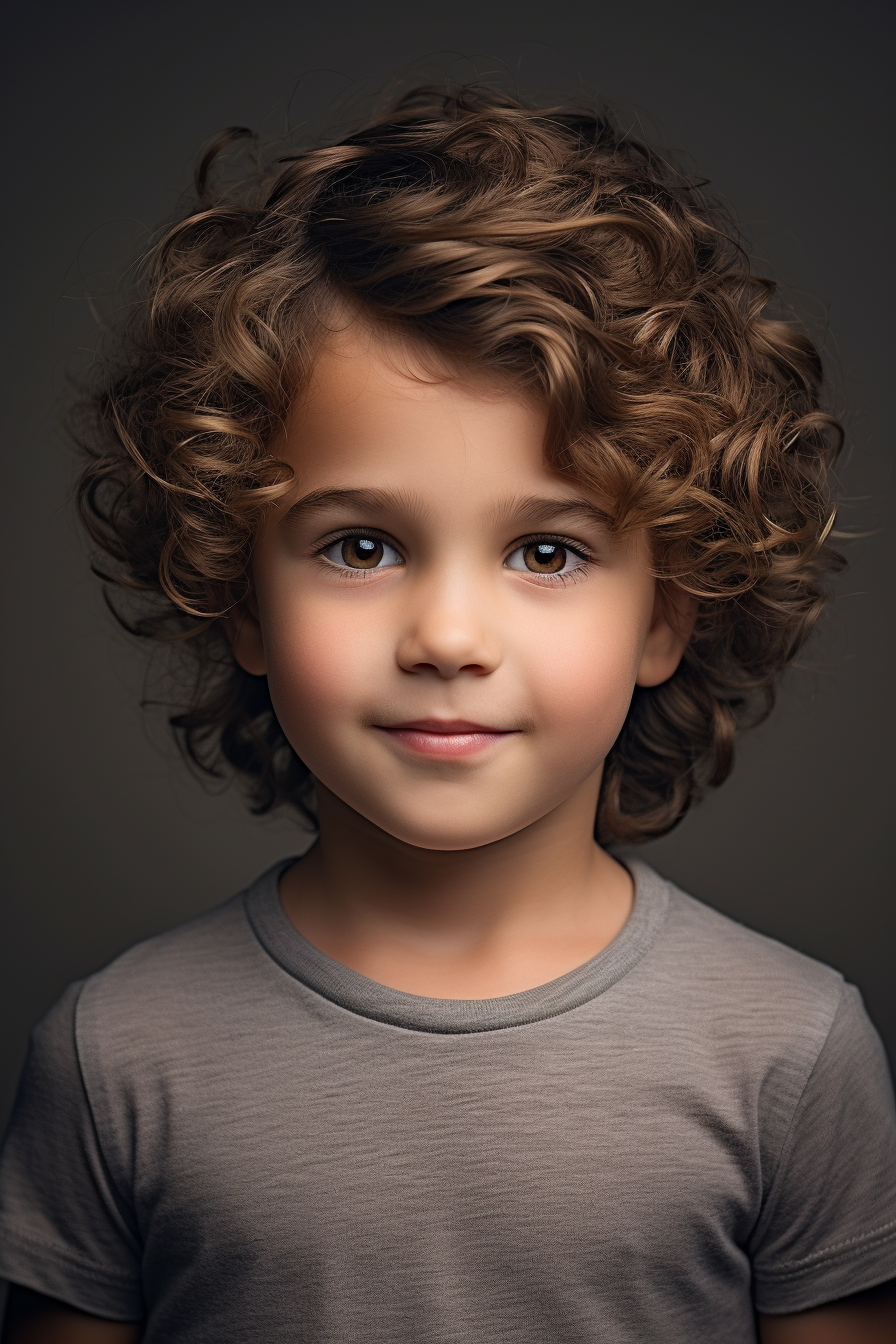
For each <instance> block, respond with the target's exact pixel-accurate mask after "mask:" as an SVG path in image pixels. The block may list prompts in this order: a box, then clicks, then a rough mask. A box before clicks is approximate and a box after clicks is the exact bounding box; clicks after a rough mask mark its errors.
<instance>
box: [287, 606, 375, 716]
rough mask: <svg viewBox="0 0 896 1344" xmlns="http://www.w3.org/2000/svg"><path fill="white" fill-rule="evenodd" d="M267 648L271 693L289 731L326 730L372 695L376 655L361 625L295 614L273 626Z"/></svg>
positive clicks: (313, 612)
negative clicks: (372, 656)
mask: <svg viewBox="0 0 896 1344" xmlns="http://www.w3.org/2000/svg"><path fill="white" fill-rule="evenodd" d="M265 646H266V649H267V652H268V680H269V683H270V686H271V693H272V695H273V698H274V704H275V707H276V709H277V713H278V715H279V716H280V718H281V720H282V721H283V722H284V726H286V727H287V728H289V727H290V725H295V726H296V727H298V726H300V725H301V726H303V727H307V728H308V729H310V730H311V731H312V732H320V730H321V728H323V729H324V730H325V729H326V727H327V723H328V721H332V720H333V719H334V718H336V717H338V714H339V712H340V711H342V712H343V713H344V712H345V710H346V708H350V707H352V706H355V705H357V703H358V701H359V698H361V697H363V694H364V690H365V687H366V688H368V689H369V686H370V682H371V678H372V676H373V672H374V669H373V668H372V667H370V666H369V663H370V661H371V659H370V654H371V650H370V648H369V641H368V640H366V639H365V638H364V631H363V629H361V628H359V623H358V621H357V619H354V620H347V621H344V622H343V621H340V620H338V619H337V620H334V619H333V617H332V613H324V612H320V611H317V610H316V609H315V608H314V607H313V606H310V607H308V608H306V609H304V610H296V609H295V608H293V609H292V610H291V612H290V616H289V619H288V620H287V621H283V620H281V621H276V620H272V621H271V622H270V630H269V631H268V632H267V633H266V639H265Z"/></svg>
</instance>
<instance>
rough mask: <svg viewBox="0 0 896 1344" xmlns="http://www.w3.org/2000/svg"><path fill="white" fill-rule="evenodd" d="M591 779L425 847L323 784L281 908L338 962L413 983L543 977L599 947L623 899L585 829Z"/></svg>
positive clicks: (418, 987) (489, 991)
mask: <svg viewBox="0 0 896 1344" xmlns="http://www.w3.org/2000/svg"><path fill="white" fill-rule="evenodd" d="M599 787H600V779H599V776H598V777H597V778H594V779H592V780H589V781H587V787H583V788H582V789H580V790H578V791H577V793H576V794H575V795H573V796H572V797H571V798H569V799H567V800H566V801H565V802H564V803H563V804H561V805H560V806H559V807H557V808H555V809H554V810H553V811H551V812H550V813H548V814H547V815H546V816H544V817H542V818H540V819H539V820H538V821H536V822H533V823H532V824H531V825H529V826H527V827H525V828H524V829H523V830H521V831H518V832H516V833H515V834H513V835H510V836H507V837H505V838H504V839H501V840H497V841H495V842H493V843H492V844H488V845H482V846H480V847H478V848H476V849H466V850H427V849H420V848H418V847H416V846H414V845H409V844H405V843H404V842H403V841H401V840H397V839H396V838H395V837H394V836H392V835H388V834H387V833H385V832H384V831H382V830H380V829H379V828H378V827H376V826H374V825H372V823H370V822H369V821H367V820H366V818H364V817H362V816H360V815H359V814H358V813H357V812H354V811H353V810H352V809H351V808H349V807H347V806H346V805H345V804H344V803H343V802H342V801H341V800H340V799H339V798H337V797H336V796H335V795H334V794H332V793H330V792H329V790H327V789H326V788H324V787H322V786H319V787H318V803H319V817H320V838H319V840H318V842H317V844H315V845H314V847H313V848H312V850H311V851H310V852H309V853H308V855H307V856H306V857H305V858H304V859H302V860H301V861H300V862H299V863H297V864H296V865H295V866H294V867H293V868H292V869H290V870H289V871H288V872H287V873H286V874H285V876H284V878H283V880H282V884H281V899H282V902H283V906H284V909H285V911H286V913H287V915H288V916H289V918H290V919H291V920H292V922H293V924H295V926H296V927H297V928H298V929H299V931H300V932H301V933H303V934H304V935H305V937H306V938H308V939H309V941H311V942H312V943H314V944H315V946H317V947H319V948H320V949H321V950H322V951H324V952H326V953H327V954H328V955H330V956H332V957H334V958H335V959H336V960H337V961H341V962H343V963H344V964H346V965H348V966H351V967H352V968H353V969H355V970H359V971H361V973H362V974H365V975H368V976H370V978H372V979H376V980H380V981H381V982H382V983H384V984H389V985H392V986H393V987H394V988H398V989H406V990H408V991H409V992H411V993H419V994H426V995H429V996H432V997H448V998H453V997H457V998H468V997H470V998H479V997H493V996H495V995H497V994H506V993H514V992H517V991H518V990H519V989H524V988H531V987H532V986H534V985H536V984H542V983H544V982H545V981H546V980H549V979H553V978H555V976H556V975H560V974H563V973H564V972H565V971H566V970H571V969H573V967H574V966H576V965H579V964H581V962H583V961H586V960H588V959H589V957H592V956H594V955H595V954H596V953H597V952H599V951H600V950H601V948H602V947H603V946H606V944H607V943H608V942H610V941H611V939H612V938H614V937H615V936H616V934H617V933H618V932H619V930H620V929H621V928H622V926H623V924H624V923H625V920H626V919H627V917H628V914H629V912H630V909H631V899H632V891H631V879H630V877H629V875H628V873H627V872H626V870H625V869H624V868H623V867H622V866H621V865H620V864H618V863H617V862H616V861H615V860H614V859H612V858H611V857H610V855H608V854H607V853H606V852H605V851H604V850H602V849H600V848H599V847H598V846H597V845H596V844H595V842H594V840H593V838H592V831H593V819H594V815H595V810H596V805H597V793H598V790H599Z"/></svg>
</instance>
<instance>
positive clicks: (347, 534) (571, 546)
mask: <svg viewBox="0 0 896 1344" xmlns="http://www.w3.org/2000/svg"><path fill="white" fill-rule="evenodd" d="M351 537H371V538H373V539H374V540H376V541H382V542H384V543H385V545H387V546H391V547H392V548H393V549H394V550H396V551H397V552H398V554H399V555H401V551H400V549H399V547H398V546H397V545H396V544H395V542H394V541H393V540H392V539H391V538H390V537H389V535H388V533H386V532H381V531H380V530H379V528H376V527H353V528H348V529H347V530H346V531H343V532H338V533H336V535H335V536H329V537H325V538H324V539H323V541H321V542H319V543H318V545H317V546H316V547H315V549H314V557H315V559H317V560H320V561H321V562H322V563H323V564H325V565H331V566H332V567H333V568H337V569H339V571H340V573H342V574H346V575H350V576H351V578H352V580H355V579H361V580H365V579H371V578H373V577H374V575H375V574H377V573H378V572H380V571H378V570H376V569H353V568H352V567H351V566H349V565H345V566H343V565H334V563H333V561H332V560H327V559H326V558H325V554H324V553H325V552H326V551H328V550H329V549H330V547H331V546H335V545H337V544H338V543H339V542H340V541H348V540H349V539H350V538H351ZM539 543H547V544H549V545H554V546H563V547H564V549H565V550H567V551H569V552H570V553H571V554H572V555H574V556H576V557H577V558H578V559H579V560H582V561H583V562H584V565H592V564H594V555H593V553H592V552H591V551H590V550H588V549H587V547H585V546H583V544H582V543H581V542H580V541H572V540H571V539H570V538H569V537H562V536H558V535H556V534H554V533H550V532H533V533H532V534H531V535H530V536H528V537H520V538H518V540H517V541H515V542H514V544H513V546H512V547H511V548H510V550H509V551H508V552H507V556H506V557H505V564H506V561H507V560H508V559H509V558H510V556H511V555H513V553H514V551H518V550H520V549H521V548H522V547H524V546H533V545H538V544H539ZM584 565H583V567H582V568H579V569H572V570H570V571H569V573H562V572H561V573H559V574H538V573H537V572H536V571H535V570H530V571H528V572H529V574H530V575H531V578H530V579H528V580H527V582H531V581H532V580H533V579H534V580H535V582H536V583H540V584H546V585H550V586H557V585H564V586H565V585H566V584H568V583H578V582H579V580H580V579H583V578H585V569H584ZM390 568H396V569H397V568H399V566H397V565H396V566H390ZM514 572H522V571H514Z"/></svg>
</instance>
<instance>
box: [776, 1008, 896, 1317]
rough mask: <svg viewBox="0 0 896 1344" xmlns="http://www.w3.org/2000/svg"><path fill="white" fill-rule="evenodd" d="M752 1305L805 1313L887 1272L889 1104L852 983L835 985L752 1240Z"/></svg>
mask: <svg viewBox="0 0 896 1344" xmlns="http://www.w3.org/2000/svg"><path fill="white" fill-rule="evenodd" d="M751 1255H752V1260H753V1273H754V1286H755V1299H756V1306H757V1309H758V1310H759V1311H761V1312H765V1313H768V1314H769V1315H780V1314H783V1313H785V1312H791V1311H805V1310H807V1309H808V1308H810V1307H815V1306H820V1305H822V1304H823V1303H825V1302H832V1301H834V1300H836V1299H837V1298H838V1297H845V1296H847V1295H848V1294H850V1293H857V1292H860V1291H861V1290H862V1289H864V1288H871V1287H873V1286H875V1285H876V1284H879V1283H883V1282H885V1281H886V1280H887V1279H890V1278H893V1277H894V1276H896V1110H894V1103H893V1088H892V1084H891V1081H890V1075H889V1070H888V1068H887V1061H886V1057H885V1055H884V1051H883V1047H882V1045H881V1042H880V1039H879V1037H878V1035H877V1033H876V1032H875V1030H874V1028H873V1026H872V1025H871V1023H870V1022H869V1020H868V1017H867V1015H866V1013H865V1010H864V1008H863V1006H862V1000H861V997H860V995H859V993H858V991H857V990H856V989H855V988H853V986H851V985H844V987H843V995H842V998H841V1000H840V1004H839V1006H838V1008H837V1012H836V1014H835V1016H834V1019H833V1022H832V1025H831V1029H830V1031H829V1033H828V1035H827V1038H826V1040H825V1043H824V1045H823V1047H822V1049H821V1052H820V1053H819V1056H818V1059H817V1061H816V1063H815V1067H814V1069H813V1070H812V1073H811V1075H810V1077H809V1079H808V1082H807V1083H806V1086H805V1089H804V1090H803V1093H802V1096H801V1098H800V1100H799V1103H798V1105H797V1107H796V1111H795V1113H794V1116H793V1120H792V1122H791V1125H790V1128H789V1131H788V1134H787V1137H786V1139H785V1142H784V1147H783V1149H782V1152H781V1156H780V1159H779V1161H778V1165H777V1170H776V1173H775V1175H774V1178H773V1181H772V1185H771V1189H770V1192H769V1196H768V1200H767V1202H766V1207H765V1209H764V1212H763V1214H762V1216H761V1218H760V1221H759V1223H758V1225H757V1228H756V1233H755V1236H754V1240H753V1243H752V1246H751Z"/></svg>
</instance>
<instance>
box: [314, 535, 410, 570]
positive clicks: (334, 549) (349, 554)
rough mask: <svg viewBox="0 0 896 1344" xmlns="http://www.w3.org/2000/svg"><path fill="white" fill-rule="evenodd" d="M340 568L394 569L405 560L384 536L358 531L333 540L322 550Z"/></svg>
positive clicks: (322, 553)
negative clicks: (384, 539)
mask: <svg viewBox="0 0 896 1344" xmlns="http://www.w3.org/2000/svg"><path fill="white" fill-rule="evenodd" d="M320 554H321V555H323V556H325V557H326V559H327V560H329V561H330V563H331V564H333V565H338V566H339V568H340V569H392V568H394V566H396V565H403V564H404V560H403V558H402V557H401V556H400V555H399V554H398V551H396V549H395V547H394V546H390V545H389V543H388V542H387V541H383V539H382V537H376V536H373V535H370V534H368V533H365V532H358V533H356V534H355V535H353V536H350V537H341V538H340V539H339V541H333V542H331V543H330V545H329V546H327V547H325V548H324V550H323V551H321V552H320Z"/></svg>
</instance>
